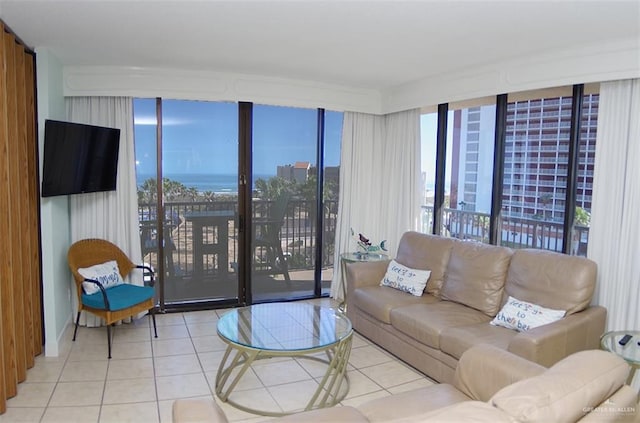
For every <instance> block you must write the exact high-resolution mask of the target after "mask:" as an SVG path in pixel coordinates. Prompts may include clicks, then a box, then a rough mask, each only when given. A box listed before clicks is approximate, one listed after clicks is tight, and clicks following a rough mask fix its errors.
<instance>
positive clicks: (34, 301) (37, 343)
mask: <svg viewBox="0 0 640 423" xmlns="http://www.w3.org/2000/svg"><path fill="white" fill-rule="evenodd" d="M35 81H36V74H35V56H32V55H27V58H26V61H25V80H24V84H25V91H26V113H27V142H26V144H25V145H26V147H27V164H28V169H27V174H28V175H29V179H28V180H29V181H30V183H29V201H28V205H27V209H26V210H27V213H28V214H29V243H30V257H29V262H30V263H38V264H39V263H40V224H39V222H40V213H39V210H40V189H39V185H40V177H39V171H38V142H37V140H38V136H37V135H38V132H37V128H36V126H37V121H36V107H37V105H36V94H35V91H36V87H35ZM29 268H30V269H31V280H30V285H31V304H30V307H31V327H30V328H29V331H30V333H31V334H32V337H31V351H32V352H33V355H32V357H31V358H30V359H29V357H27V367H29V368H31V367H32V366H33V365H34V364H35V356H37V355H40V354H42V346H43V338H42V286H41V285H42V284H41V281H42V275H41V272H40V265H37V266H29Z"/></svg>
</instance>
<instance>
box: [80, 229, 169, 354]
mask: <svg viewBox="0 0 640 423" xmlns="http://www.w3.org/2000/svg"><path fill="white" fill-rule="evenodd" d="M67 260H68V262H69V267H70V268H71V273H73V278H74V279H75V282H76V291H77V294H78V315H77V317H76V327H75V329H74V331H73V340H74V341H75V340H76V334H77V332H78V324H79V322H80V313H81V312H82V310H86V311H88V312H89V313H92V314H95V315H96V316H99V317H101V318H102V319H104V320H105V323H106V325H107V342H108V346H109V358H111V326H112V325H113V324H114V323H115V322H117V321H118V320H122V319H124V318H127V317H131V316H134V315H136V314H138V313H141V312H144V311H148V312H149V314H150V316H151V318H152V320H153V330H154V334H155V337H156V338H157V337H158V331H157V329H156V316H155V314H154V299H153V297H154V295H155V291H154V289H153V285H154V275H153V270H152V269H151V268H150V267H148V266H142V265H135V264H133V263H132V262H131V260H129V258H128V257H127V256H126V254H125V253H124V252H123V251H122V250H121V249H120V248H118V247H117V246H116V245H114V244H112V243H111V242H109V241H105V240H102V239H84V240H81V241H78V242H75V243H74V244H73V245H71V247H70V248H69V252H68V254H67ZM110 260H115V261H116V262H117V263H118V269H119V271H120V275H121V276H122V278H124V277H126V276H127V275H128V274H129V273H131V271H132V270H133V269H143V270H145V271H146V272H148V274H149V275H150V276H151V277H150V280H149V281H145V286H137V285H132V284H127V283H125V284H121V285H116V286H112V287H107V288H106V289H105V287H104V286H103V285H102V284H101V283H100V282H99V281H98V280H95V279H85V277H84V276H82V275H81V274H80V273H79V272H78V269H82V268H88V267H91V266H94V265H97V264H101V263H105V262H108V261H110ZM83 282H88V283H92V284H96V285H97V287H98V288H99V290H98V292H96V293H93V294H87V293H86V291H85V289H84V287H83Z"/></svg>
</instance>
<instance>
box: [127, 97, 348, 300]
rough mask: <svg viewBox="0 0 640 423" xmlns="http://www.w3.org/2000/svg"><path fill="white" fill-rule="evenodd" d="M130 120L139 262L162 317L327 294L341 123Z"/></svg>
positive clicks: (266, 114) (168, 114)
mask: <svg viewBox="0 0 640 423" xmlns="http://www.w3.org/2000/svg"><path fill="white" fill-rule="evenodd" d="M243 111H244V112H243ZM246 111H249V113H245V112H246ZM134 115H135V137H136V139H135V141H136V159H137V168H136V172H137V182H138V209H139V213H138V214H139V219H140V239H141V245H142V256H143V260H144V261H145V262H146V263H148V264H150V265H152V266H153V267H154V268H155V269H156V270H157V272H158V274H159V276H160V278H159V282H160V289H159V292H160V305H161V307H165V306H172V305H180V306H185V305H186V306H190V307H208V306H210V305H213V306H215V305H216V304H219V305H233V304H245V303H250V302H262V301H274V300H288V299H295V298H310V297H317V296H320V295H323V294H325V295H328V294H329V289H330V284H331V279H332V277H333V253H334V239H335V227H336V218H337V211H338V186H339V181H338V177H339V157H340V137H341V131H342V113H338V112H325V111H324V110H317V109H300V108H289V107H276V106H264V105H253V104H251V103H243V104H240V105H238V104H236V103H216V102H200V101H183V100H161V99H136V100H135V101H134ZM241 128H249V131H245V130H243V131H244V132H242V133H243V135H242V136H240V135H239V134H240V133H241V131H240V129H241ZM319 129H320V130H319ZM245 132H246V133H245ZM247 134H248V136H247ZM239 140H241V141H239ZM325 159H326V162H325ZM248 166H250V168H249V172H247V171H246V169H247V168H248ZM239 169H245V170H243V171H242V172H240V171H239ZM240 173H242V174H240ZM157 181H162V183H161V184H158V182H157ZM249 182H250V184H249ZM321 182H322V183H321ZM320 195H321V197H320ZM158 199H160V200H158ZM246 199H248V200H246ZM239 200H242V201H239ZM320 200H321V201H320ZM245 222H250V224H246V225H245Z"/></svg>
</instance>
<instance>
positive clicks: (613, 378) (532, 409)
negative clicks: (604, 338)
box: [490, 350, 630, 423]
mask: <svg viewBox="0 0 640 423" xmlns="http://www.w3.org/2000/svg"><path fill="white" fill-rule="evenodd" d="M629 370H630V368H629V365H628V364H627V363H626V362H625V361H624V360H623V359H622V358H620V357H618V356H617V355H615V354H612V353H610V352H606V351H601V350H586V351H580V352H577V353H574V354H572V355H570V356H568V357H566V358H564V359H562V360H560V361H559V362H557V363H556V364H554V365H553V366H552V367H550V368H549V369H548V370H547V371H545V372H544V373H542V374H540V375H538V376H534V377H531V378H528V379H524V380H521V381H520V382H516V383H514V384H512V385H509V386H507V387H505V388H503V389H501V390H500V391H498V392H497V393H496V394H495V395H494V396H493V397H492V398H491V400H490V403H491V404H492V405H493V406H495V407H497V408H499V409H500V410H502V411H504V412H505V413H507V414H509V415H510V416H512V417H513V418H514V419H515V420H517V421H527V422H551V421H553V422H557V423H563V422H575V421H577V420H578V419H580V418H582V417H583V416H584V415H585V414H587V413H589V412H590V411H591V410H592V409H593V408H595V407H597V406H598V405H600V404H602V403H603V402H604V401H606V400H607V399H608V398H610V397H611V396H612V395H613V394H614V393H615V392H617V391H618V390H619V389H620V388H621V387H622V386H623V385H624V383H625V381H626V379H627V376H628V374H629Z"/></svg>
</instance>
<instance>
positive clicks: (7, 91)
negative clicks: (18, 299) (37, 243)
mask: <svg viewBox="0 0 640 423" xmlns="http://www.w3.org/2000/svg"><path fill="white" fill-rule="evenodd" d="M2 44H3V50H4V90H3V91H4V104H5V110H4V116H3V117H4V119H3V120H4V133H5V136H6V141H5V142H6V144H7V160H6V172H7V176H8V184H7V185H8V186H7V202H6V203H4V204H5V206H4V210H3V211H2V214H3V215H5V216H7V219H8V230H7V235H8V237H7V240H8V242H6V243H5V244H6V245H9V246H10V248H9V250H8V256H9V268H8V270H9V272H8V275H7V279H6V280H5V281H4V282H5V283H4V284H3V292H2V335H3V336H2V343H3V347H4V363H3V367H4V371H5V374H4V378H5V391H6V396H7V398H11V397H13V396H15V395H16V394H17V393H18V385H17V384H18V379H17V377H18V376H17V372H16V333H15V321H14V317H15V312H14V308H15V306H16V304H15V295H14V294H15V293H14V291H15V286H14V281H15V276H14V275H15V273H14V268H15V267H16V266H15V259H16V254H15V253H14V251H15V246H14V245H12V244H13V234H14V233H15V231H12V230H11V226H12V225H13V224H14V222H13V220H14V219H12V214H13V215H15V210H14V204H15V203H14V202H13V201H11V196H12V190H11V183H12V182H13V181H14V179H15V177H16V176H15V174H14V172H13V171H12V166H11V161H12V160H11V159H12V158H13V157H15V156H14V154H15V152H14V150H15V148H12V145H13V144H14V143H13V142H11V140H12V134H11V132H12V131H11V127H12V126H13V124H14V121H15V118H14V116H15V109H13V110H12V106H11V103H12V102H11V100H12V99H13V98H14V96H15V95H14V91H15V85H14V82H13V80H12V79H15V78H14V77H13V70H14V69H13V40H11V37H10V35H9V34H6V33H3V36H2Z"/></svg>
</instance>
